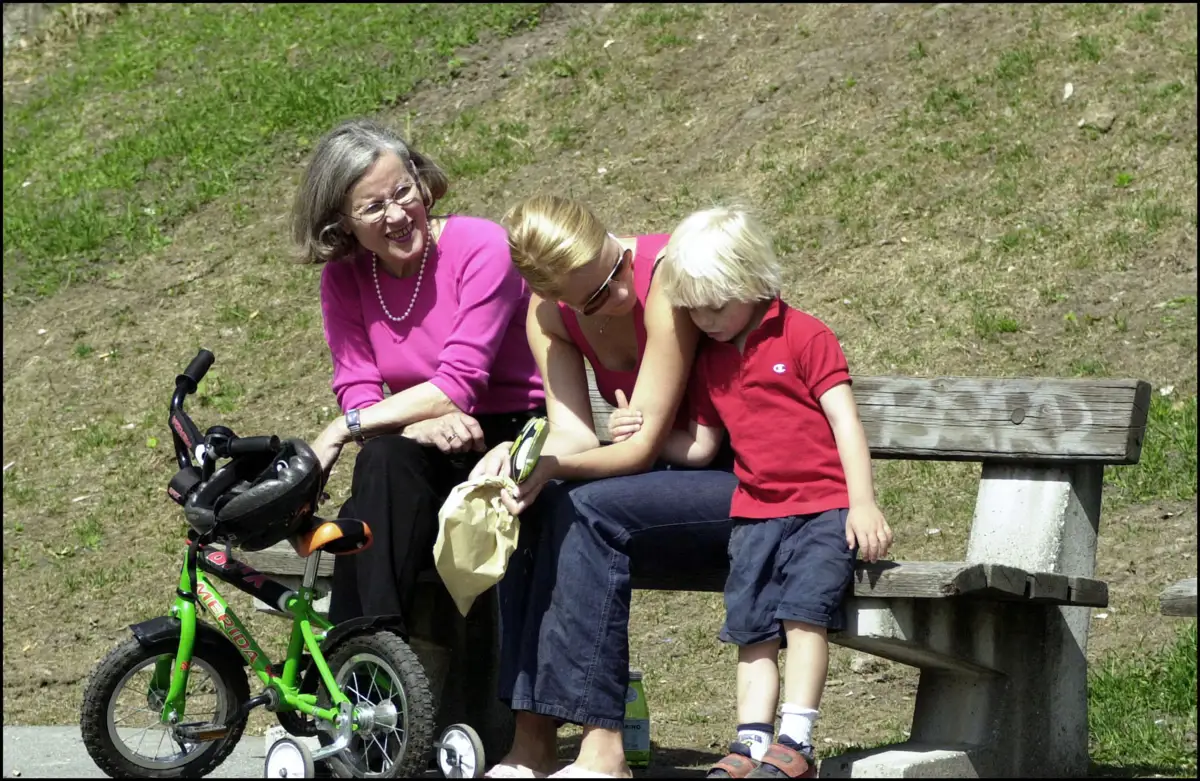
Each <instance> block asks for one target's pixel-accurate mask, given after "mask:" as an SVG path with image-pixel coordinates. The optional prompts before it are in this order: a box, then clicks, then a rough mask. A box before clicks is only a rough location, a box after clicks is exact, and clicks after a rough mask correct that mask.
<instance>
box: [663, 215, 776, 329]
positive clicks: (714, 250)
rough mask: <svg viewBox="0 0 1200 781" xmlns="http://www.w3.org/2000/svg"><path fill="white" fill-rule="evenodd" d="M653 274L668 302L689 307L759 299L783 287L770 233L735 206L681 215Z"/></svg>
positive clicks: (771, 295) (764, 298)
mask: <svg viewBox="0 0 1200 781" xmlns="http://www.w3.org/2000/svg"><path fill="white" fill-rule="evenodd" d="M656 273H657V275H659V276H661V277H662V283H663V292H664V293H666V296H667V300H668V301H670V303H671V305H672V306H677V307H686V308H688V309H698V308H702V307H712V308H714V309H715V308H719V307H721V306H724V305H725V304H727V303H730V302H732V301H744V302H754V301H763V300H766V299H771V298H775V297H776V296H777V295H779V291H780V288H781V287H782V286H783V281H782V271H781V269H780V265H779V260H778V259H777V258H776V257H775V252H774V250H773V249H772V248H771V237H770V236H769V235H768V234H767V231H766V229H765V228H763V226H762V225H761V224H760V223H759V222H758V220H757V219H755V218H754V216H753V215H752V214H750V213H749V212H748V211H746V210H745V209H741V208H737V207H717V208H713V209H705V210H704V211H699V212H695V213H694V214H691V215H689V216H688V217H687V218H686V219H684V221H683V222H681V223H680V224H679V227H677V228H676V229H675V231H674V233H672V234H671V238H670V240H669V241H668V242H667V251H666V257H665V258H664V259H663V262H662V266H661V268H659V269H658V271H657V272H656Z"/></svg>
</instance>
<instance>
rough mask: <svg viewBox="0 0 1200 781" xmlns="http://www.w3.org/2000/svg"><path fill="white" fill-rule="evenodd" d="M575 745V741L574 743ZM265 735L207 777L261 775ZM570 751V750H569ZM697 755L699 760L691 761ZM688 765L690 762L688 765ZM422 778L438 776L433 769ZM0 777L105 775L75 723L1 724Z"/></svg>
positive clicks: (666, 755) (658, 773)
mask: <svg viewBox="0 0 1200 781" xmlns="http://www.w3.org/2000/svg"><path fill="white" fill-rule="evenodd" d="M575 748H577V746H576V747H575ZM265 752H266V740H265V739H264V738H263V737H262V736H260V735H249V736H246V737H244V738H242V740H241V741H239V742H238V745H237V748H235V749H234V750H233V753H232V754H231V755H230V756H229V758H228V759H226V760H225V761H224V762H223V763H222V764H221V766H220V767H219V768H217V770H216V771H215V772H214V773H212V774H211V775H210V776H208V778H262V777H263V760H264V758H265V756H264V755H265ZM571 753H574V752H571ZM658 759H659V761H660V762H661V764H655V765H653V766H651V768H650V770H649V771H644V773H643V772H636V773H635V777H638V776H643V777H647V778H669V777H674V778H689V777H690V778H699V777H702V776H703V775H704V770H703V769H701V768H702V767H703V766H704V765H705V764H706V763H707V761H711V760H709V759H708V757H707V755H702V754H700V753H696V752H688V751H683V752H678V751H669V750H668V751H661V752H660V755H659V757H658ZM698 759H704V760H705V762H703V763H697V760H698ZM689 765H694V766H693V767H688V766H689ZM425 777H426V778H441V775H440V774H438V773H435V772H430V773H428V774H426V776H425ZM4 778H107V776H105V775H104V773H102V772H100V769H99V768H98V767H96V764H95V763H94V762H92V758H91V757H89V756H88V753H87V749H85V748H84V746H83V739H82V738H81V737H80V735H79V727H5V728H4Z"/></svg>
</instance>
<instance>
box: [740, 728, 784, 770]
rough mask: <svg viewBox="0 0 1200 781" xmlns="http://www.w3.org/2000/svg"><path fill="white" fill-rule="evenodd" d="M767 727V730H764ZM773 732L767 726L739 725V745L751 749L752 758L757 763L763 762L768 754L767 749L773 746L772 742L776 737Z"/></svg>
mask: <svg viewBox="0 0 1200 781" xmlns="http://www.w3.org/2000/svg"><path fill="white" fill-rule="evenodd" d="M764 727H767V729H763V728H764ZM772 732H773V730H772V729H771V728H770V727H769V726H768V725H766V724H739V725H738V733H737V739H738V743H741V744H743V745H744V746H746V747H747V748H749V749H750V758H751V759H753V760H754V761H755V762H761V761H762V758H763V755H764V754H766V753H767V749H768V748H770V746H771V741H772V740H774V738H775V736H774V735H773V734H772Z"/></svg>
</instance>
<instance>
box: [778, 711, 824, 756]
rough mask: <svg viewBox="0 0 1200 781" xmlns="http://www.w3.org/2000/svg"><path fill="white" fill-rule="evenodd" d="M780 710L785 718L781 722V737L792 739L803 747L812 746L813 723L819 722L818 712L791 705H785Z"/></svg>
mask: <svg viewBox="0 0 1200 781" xmlns="http://www.w3.org/2000/svg"><path fill="white" fill-rule="evenodd" d="M780 710H781V711H782V713H783V716H782V718H781V719H780V721H779V737H781V738H783V737H788V738H791V739H792V740H794V741H795V742H796V743H797V744H799V745H801V746H811V745H812V728H813V722H815V721H816V720H817V711H815V710H813V709H812V708H802V707H800V706H799V705H792V704H790V703H784V706H783V707H782V708H781V709H780Z"/></svg>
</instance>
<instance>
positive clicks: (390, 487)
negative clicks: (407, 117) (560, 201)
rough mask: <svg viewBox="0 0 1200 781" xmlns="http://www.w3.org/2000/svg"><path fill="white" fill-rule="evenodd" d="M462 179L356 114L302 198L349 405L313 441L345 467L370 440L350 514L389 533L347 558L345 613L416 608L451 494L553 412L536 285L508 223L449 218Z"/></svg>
mask: <svg viewBox="0 0 1200 781" xmlns="http://www.w3.org/2000/svg"><path fill="white" fill-rule="evenodd" d="M447 187H448V182H447V179H446V175H445V174H444V173H443V172H442V171H441V169H440V168H438V166H437V165H435V164H434V162H433V161H432V160H430V159H429V158H427V157H425V156H424V155H422V154H420V153H419V152H417V150H415V149H413V148H411V147H410V146H409V145H408V144H407V143H405V141H404V139H402V138H401V137H400V136H398V135H397V134H395V133H393V132H392V131H391V130H389V129H387V128H385V127H382V126H380V125H378V124H376V123H374V122H371V121H368V120H354V121H349V122H346V123H344V124H342V125H340V126H338V127H336V128H335V129H333V130H332V131H330V132H329V133H328V134H327V135H326V136H325V137H324V138H322V139H321V141H320V142H319V143H318V144H317V147H316V150H315V151H314V152H313V155H312V160H311V161H310V162H309V164H308V169H307V170H306V171H305V174H304V178H303V181H302V183H301V185H300V190H299V192H298V194H297V196H296V202H295V209H294V223H293V235H294V238H295V240H296V242H297V243H298V244H299V245H300V247H301V248H302V251H303V254H304V257H305V258H306V259H307V260H308V261H309V262H312V263H326V265H325V268H324V269H323V270H322V274H321V312H322V315H323V317H324V323H325V338H326V340H327V341H328V343H329V350H330V353H331V354H332V356H333V391H334V393H335V394H336V395H337V400H338V404H339V405H340V406H341V410H342V413H343V414H342V415H341V416H339V417H338V418H337V419H336V420H334V421H333V422H332V423H330V424H329V425H328V426H327V427H326V428H325V430H324V431H323V432H321V434H320V436H319V437H317V439H316V440H315V441H314V442H313V443H312V447H313V450H314V451H315V452H316V454H317V455H318V456H319V457H320V459H321V463H322V464H323V465H324V467H325V469H326V470H329V469H330V468H332V467H333V465H334V462H335V461H337V459H338V456H339V454H340V453H341V452H342V449H343V447H345V446H346V444H347V443H349V442H350V441H352V440H353V441H355V442H357V443H358V444H359V445H361V446H362V449H361V450H360V451H359V452H358V458H357V460H356V462H355V465H354V478H353V481H352V483H351V489H350V498H349V499H348V500H347V501H346V503H345V504H344V505H343V506H342V508H341V516H342V517H352V518H357V519H360V520H363V521H366V522H367V523H368V524H369V525H370V527H371V530H372V532H373V533H374V539H375V542H374V544H373V545H372V547H370V548H368V549H367V550H365V551H364V552H362V553H360V554H359V555H357V556H346V557H341V558H339V559H337V562H336V564H335V567H334V576H333V581H334V588H333V598H332V604H331V605H330V611H329V616H330V619H331V620H332V621H334V622H341V621H345V620H347V619H349V618H354V617H358V616H363V615H384V614H399V615H402V616H409V615H410V614H411V610H412V599H413V595H414V591H415V588H414V587H415V583H416V578H417V575H418V574H419V573H420V572H421V571H422V570H424V569H427V568H429V567H430V566H432V563H433V558H432V550H433V543H434V540H435V539H436V536H437V525H438V521H437V512H438V508H439V507H440V506H441V504H442V502H443V501H444V500H445V497H446V495H447V494H448V493H449V491H450V489H451V488H453V487H454V486H455V485H457V484H458V483H459V482H461V481H462V480H464V479H465V478H466V477H467V475H468V474H469V472H470V470H471V468H472V467H473V466H474V465H475V463H476V462H477V461H478V459H479V457H480V456H481V455H482V454H483V453H484V452H485V451H486V449H487V448H488V447H489V446H491V445H494V444H495V443H497V442H503V441H505V440H511V439H512V438H513V437H515V436H516V434H517V432H518V431H520V428H521V426H522V425H523V424H524V423H525V421H526V420H527V419H528V418H529V417H531V416H533V415H540V414H543V409H544V403H543V395H542V383H541V380H540V378H539V376H538V371H537V366H536V364H535V363H534V360H533V356H532V355H531V354H530V351H529V345H528V342H527V341H526V338H525V330H524V322H525V311H526V308H527V307H528V302H529V293H528V290H527V288H526V286H525V283H524V282H523V281H522V279H521V277H520V275H519V274H518V273H517V271H516V269H515V268H514V266H513V264H512V260H511V257H510V254H509V249H508V244H507V239H506V235H505V231H504V229H503V228H502V227H500V226H499V225H497V224H495V223H493V222H490V221H488V220H483V219H479V218H477V217H467V216H461V215H457V214H452V215H435V214H434V213H433V208H434V205H435V204H436V203H437V201H438V200H439V199H440V198H442V197H443V196H444V195H445V194H446V190H447ZM385 385H386V386H387V388H388V391H389V392H390V395H385V393H384V386H385Z"/></svg>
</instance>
